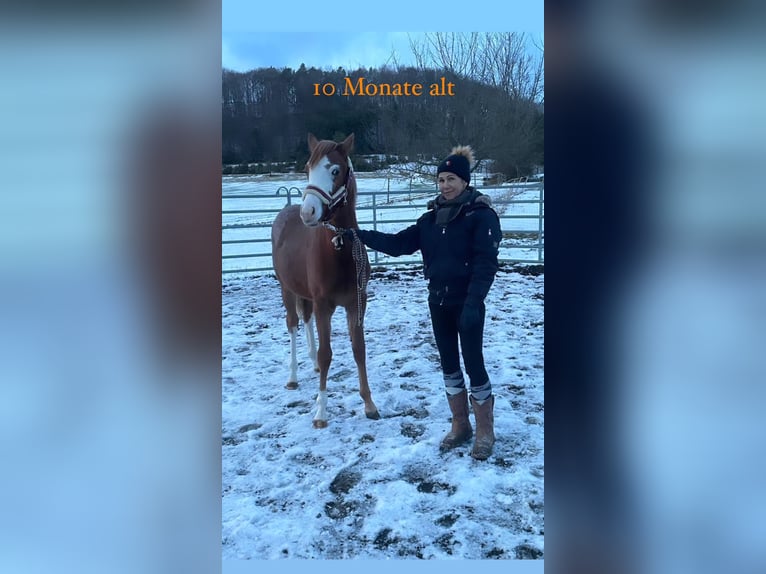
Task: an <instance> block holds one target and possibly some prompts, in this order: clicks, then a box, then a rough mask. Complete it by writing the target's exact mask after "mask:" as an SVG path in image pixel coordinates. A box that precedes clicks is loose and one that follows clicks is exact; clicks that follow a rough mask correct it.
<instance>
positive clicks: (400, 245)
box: [345, 146, 501, 460]
mask: <svg viewBox="0 0 766 574" xmlns="http://www.w3.org/2000/svg"><path fill="white" fill-rule="evenodd" d="M472 162H473V152H472V150H471V148H470V146H458V147H456V148H454V149H453V150H452V153H451V154H450V155H449V156H448V157H447V158H446V159H445V160H444V161H442V162H441V164H439V168H438V170H437V180H438V185H439V191H440V195H439V196H438V197H437V198H436V199H435V200H433V201H431V202H429V203H428V209H429V211H427V212H426V213H424V214H423V215H422V216H421V217H420V218H419V219H418V220H417V223H415V225H412V226H410V227H408V228H407V229H404V230H403V231H400V232H399V233H396V234H391V233H381V232H379V231H369V230H361V229H360V230H355V231H356V233H357V236H358V237H359V239H360V240H361V241H362V242H363V243H364V244H365V245H367V246H368V247H371V248H372V249H375V250H376V251H380V252H382V253H386V254H388V255H392V256H399V255H405V254H411V253H414V252H415V251H417V250H418V249H419V250H420V251H421V253H422V255H423V267H424V273H425V277H426V279H428V280H429V283H428V291H429V295H428V306H429V309H430V311H431V322H432V325H433V330H434V337H435V339H436V345H437V347H438V349H439V357H440V359H441V366H442V371H443V375H444V386H445V389H446V392H447V400H448V401H449V406H450V410H451V411H452V429H451V430H450V432H449V433H448V434H447V436H445V437H444V439H443V440H442V442H441V445H440V448H441V450H443V451H445V450H450V449H453V448H455V447H456V446H459V445H461V444H464V443H466V442H468V441H469V440H470V439H471V437H472V435H473V429H472V428H471V423H470V421H469V419H468V393H467V391H466V386H465V380H464V378H463V372H462V371H461V369H460V355H459V350H458V338H459V340H460V348H462V352H463V363H464V364H465V369H466V372H467V373H468V377H469V379H470V383H471V384H470V391H471V393H470V395H471V396H470V399H471V404H472V405H473V411H474V414H475V416H476V440H475V442H474V445H473V450H472V451H471V456H473V457H474V458H476V459H479V460H486V459H487V458H488V457H489V456H490V455H491V454H492V446H493V444H494V442H495V434H494V418H493V407H494V402H495V401H494V397H493V395H492V385H491V384H490V381H489V376H488V375H487V371H486V369H485V368H484V356H483V353H482V337H483V333H484V298H485V297H486V296H487V293H488V292H489V288H490V286H491V285H492V282H493V281H494V278H495V273H496V272H497V252H498V247H499V244H500V238H501V231H500V220H499V218H498V216H497V214H496V213H495V211H494V210H493V209H492V208H491V207H490V201H489V197H487V196H486V195H483V194H481V193H479V192H478V191H477V190H475V189H474V188H473V187H471V186H470V185H469V184H470V180H471V170H470V165H471V163H472ZM345 235H346V237H347V238H348V237H351V236H352V235H351V231H350V230H347V231H346V232H345Z"/></svg>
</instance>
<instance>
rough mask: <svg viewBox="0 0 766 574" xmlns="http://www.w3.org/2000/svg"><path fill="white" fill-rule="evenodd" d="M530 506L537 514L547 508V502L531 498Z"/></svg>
mask: <svg viewBox="0 0 766 574" xmlns="http://www.w3.org/2000/svg"><path fill="white" fill-rule="evenodd" d="M528 504H529V508H531V509H532V510H534V511H535V512H536V513H537V514H542V513H543V510H544V509H545V503H544V502H543V501H542V500H530V501H529V503H528Z"/></svg>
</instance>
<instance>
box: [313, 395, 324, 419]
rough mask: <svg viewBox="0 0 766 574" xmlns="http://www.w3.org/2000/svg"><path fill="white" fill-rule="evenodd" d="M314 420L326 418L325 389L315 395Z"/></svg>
mask: <svg viewBox="0 0 766 574" xmlns="http://www.w3.org/2000/svg"><path fill="white" fill-rule="evenodd" d="M314 420H315V421H326V420H327V391H319V394H318V395H317V413H316V414H315V415H314Z"/></svg>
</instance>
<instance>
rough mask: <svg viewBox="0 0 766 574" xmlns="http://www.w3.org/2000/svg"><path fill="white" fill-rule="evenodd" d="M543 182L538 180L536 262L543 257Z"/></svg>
mask: <svg viewBox="0 0 766 574" xmlns="http://www.w3.org/2000/svg"><path fill="white" fill-rule="evenodd" d="M544 190H545V184H544V183H543V182H542V181H541V182H540V202H539V204H538V211H537V262H538V263H540V262H541V261H542V259H543V201H544V198H545V193H544Z"/></svg>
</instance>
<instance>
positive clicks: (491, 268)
mask: <svg viewBox="0 0 766 574" xmlns="http://www.w3.org/2000/svg"><path fill="white" fill-rule="evenodd" d="M475 215H476V216H477V217H478V218H479V219H478V221H477V222H476V227H475V229H474V232H473V237H472V240H471V253H472V259H473V266H472V272H471V279H470V282H469V283H468V295H467V297H466V301H465V302H466V304H467V305H478V304H479V303H481V302H483V301H484V298H485V297H486V296H487V293H489V288H490V287H491V286H492V283H493V282H494V280H495V274H496V273H497V269H498V263H497V254H498V251H499V248H500V240H501V239H502V231H501V230H500V219H499V218H498V216H497V214H496V213H495V212H494V210H492V209H481V210H477V211H476V213H475Z"/></svg>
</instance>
